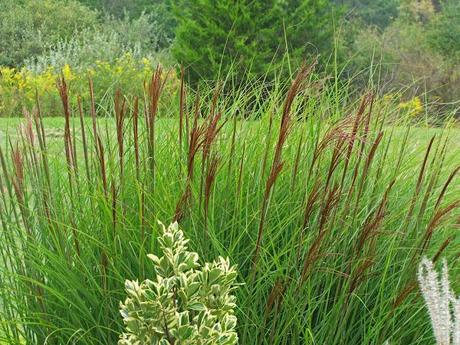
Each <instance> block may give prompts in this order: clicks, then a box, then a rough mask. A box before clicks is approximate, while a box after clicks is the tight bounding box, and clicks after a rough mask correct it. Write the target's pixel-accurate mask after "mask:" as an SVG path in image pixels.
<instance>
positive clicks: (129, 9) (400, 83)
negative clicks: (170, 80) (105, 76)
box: [0, 0, 460, 104]
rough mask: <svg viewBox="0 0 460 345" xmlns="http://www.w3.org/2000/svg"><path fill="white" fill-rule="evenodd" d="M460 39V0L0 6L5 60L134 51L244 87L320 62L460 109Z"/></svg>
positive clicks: (88, 60)
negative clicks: (308, 60)
mask: <svg viewBox="0 0 460 345" xmlns="http://www.w3.org/2000/svg"><path fill="white" fill-rule="evenodd" d="M12 13H14V14H13V15H12ZM458 37H460V3H459V2H458V1H456V0H334V1H327V0H239V1H238V0H217V1H214V0H212V1H211V0H178V1H171V0H132V1H124V0H79V1H77V0H44V1H40V2H36V1H32V0H19V1H18V0H4V1H2V2H1V4H0V65H7V66H17V67H21V66H27V67H29V68H31V69H34V70H40V69H43V68H45V66H48V65H56V67H59V65H62V64H63V63H64V61H71V62H72V64H73V65H76V66H78V65H84V66H88V65H91V64H92V63H94V61H95V60H97V59H102V60H110V59H115V58H117V57H118V56H119V55H121V54H123V53H124V52H126V51H129V52H132V53H133V54H134V55H135V56H137V57H139V58H141V57H150V58H151V60H155V61H161V62H162V63H163V64H170V65H174V64H176V63H179V64H183V65H184V66H186V67H187V70H188V71H189V80H190V81H191V82H195V81H197V80H198V79H217V78H221V79H222V78H227V77H232V78H233V80H234V81H236V82H238V81H239V80H241V79H242V78H247V77H264V78H265V79H268V80H270V79H273V78H276V77H277V73H278V74H280V73H281V74H286V75H287V74H289V73H291V69H292V68H293V67H295V66H297V65H298V64H299V63H300V62H301V61H302V60H304V59H306V58H309V57H312V56H320V59H321V62H322V63H321V64H320V65H321V66H326V67H325V69H326V70H327V66H329V67H334V71H336V72H338V73H339V74H340V75H339V76H340V77H343V78H347V80H349V79H353V80H354V81H355V82H356V84H357V85H358V86H360V87H366V86H367V85H368V84H369V83H379V85H381V86H383V90H385V91H388V92H389V91H390V90H393V89H401V88H405V89H406V90H407V91H408V93H409V94H411V95H412V94H417V93H421V92H425V91H430V97H431V100H432V101H434V102H437V103H439V104H446V103H449V104H452V103H454V104H456V102H458V99H459V98H460V95H459V94H460V91H459V90H460V76H459V73H460V72H459V70H460V68H459V66H460V39H458ZM75 47H77V48H78V49H77V48H75ZM101 47H103V48H104V49H101ZM370 66H372V67H371V69H370ZM363 71H367V72H369V73H363ZM328 72H332V70H328Z"/></svg>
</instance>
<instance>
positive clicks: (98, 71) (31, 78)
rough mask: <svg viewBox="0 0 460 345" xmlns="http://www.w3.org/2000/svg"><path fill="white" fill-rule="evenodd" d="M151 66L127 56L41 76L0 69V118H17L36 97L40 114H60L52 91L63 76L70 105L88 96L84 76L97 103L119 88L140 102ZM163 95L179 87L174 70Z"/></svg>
mask: <svg viewBox="0 0 460 345" xmlns="http://www.w3.org/2000/svg"><path fill="white" fill-rule="evenodd" d="M153 71H154V66H153V64H152V63H151V62H150V60H149V59H147V58H144V59H141V60H140V61H138V60H136V59H134V58H133V57H132V55H131V54H129V53H127V54H125V55H124V56H122V57H120V58H119V59H117V60H115V61H114V62H112V63H110V62H107V61H95V63H94V65H93V66H92V67H90V68H87V69H84V70H81V69H74V68H73V67H72V66H70V65H68V64H66V65H64V67H63V68H62V69H61V70H55V69H53V68H52V67H49V68H47V69H46V70H45V71H43V72H41V73H33V72H31V71H29V70H27V69H25V68H22V69H15V68H10V67H2V66H0V116H18V115H20V114H21V113H22V110H23V108H29V109H30V108H31V107H33V106H34V105H35V102H36V101H35V98H36V94H38V97H39V99H40V105H41V108H42V110H43V113H44V114H45V115H47V116H53V115H60V114H61V106H60V100H59V94H58V92H57V89H56V80H57V79H58V78H59V76H60V75H63V76H64V78H65V79H66V81H67V82H68V84H69V90H70V91H69V94H70V99H71V103H72V105H75V104H76V99H77V96H78V95H82V96H87V95H88V77H91V78H92V80H93V83H94V91H95V97H96V99H97V102H98V104H102V105H103V104H104V102H111V99H112V95H113V94H114V92H115V91H116V90H117V89H120V90H121V91H122V92H123V93H124V94H125V95H138V96H139V97H140V98H141V99H142V95H143V85H144V81H149V80H150V78H151V76H152V73H153ZM166 75H167V82H166V84H165V90H164V93H165V96H166V97H168V95H169V96H172V95H173V94H174V93H176V91H177V89H178V87H179V81H178V77H177V75H176V74H175V72H174V70H170V71H167V72H166V73H165V77H166Z"/></svg>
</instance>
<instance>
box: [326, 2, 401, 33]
mask: <svg viewBox="0 0 460 345" xmlns="http://www.w3.org/2000/svg"><path fill="white" fill-rule="evenodd" d="M401 1H402V0H334V3H335V4H337V5H339V6H343V7H344V8H345V10H346V11H348V13H349V15H350V16H351V18H358V19H359V20H360V21H362V22H363V23H364V24H366V25H375V26H377V27H379V28H381V29H383V28H385V27H387V26H388V25H389V24H390V23H391V21H392V20H393V19H394V18H396V17H397V16H398V9H399V6H400V4H401Z"/></svg>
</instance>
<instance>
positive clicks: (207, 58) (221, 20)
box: [173, 0, 333, 81]
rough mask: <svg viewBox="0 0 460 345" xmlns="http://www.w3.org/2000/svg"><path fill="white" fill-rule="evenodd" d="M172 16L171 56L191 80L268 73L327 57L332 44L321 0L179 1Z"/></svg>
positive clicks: (326, 9) (328, 14)
mask: <svg viewBox="0 0 460 345" xmlns="http://www.w3.org/2000/svg"><path fill="white" fill-rule="evenodd" d="M174 12H175V16H176V19H177V29H176V39H175V42H174V45H173V55H174V56H175V58H176V59H177V61H178V62H179V63H181V64H183V65H184V66H186V67H187V68H189V69H190V76H191V79H192V81H197V80H198V79H199V78H204V79H215V78H224V77H227V76H229V75H232V76H233V77H235V79H236V80H237V81H238V80H239V81H241V80H242V79H243V75H244V74H247V75H255V76H261V75H264V74H267V73H270V72H271V73H273V68H278V67H280V66H284V67H287V66H288V64H287V63H288V62H289V61H290V62H291V63H292V64H293V65H295V64H298V62H299V61H301V60H303V59H306V58H307V57H308V56H309V55H316V54H318V53H320V52H324V53H325V54H328V53H329V51H330V48H331V47H332V44H333V42H332V31H333V26H332V25H330V23H331V21H332V19H333V16H332V12H331V11H330V7H329V5H328V2H327V1H324V0H289V1H279V0H269V1H237V2H235V1H232V0H219V1H209V0H199V1H188V0H182V1H180V2H178V3H177V4H176V5H175V7H174ZM262 14H263V15H262Z"/></svg>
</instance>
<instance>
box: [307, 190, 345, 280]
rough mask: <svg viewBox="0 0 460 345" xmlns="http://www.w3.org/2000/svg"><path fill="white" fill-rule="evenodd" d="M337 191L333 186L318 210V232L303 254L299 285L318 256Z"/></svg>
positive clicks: (336, 197) (337, 196)
mask: <svg viewBox="0 0 460 345" xmlns="http://www.w3.org/2000/svg"><path fill="white" fill-rule="evenodd" d="M339 192H340V189H339V187H338V186H334V187H333V188H332V189H331V190H330V191H329V192H328V193H327V197H326V198H325V201H324V204H323V207H322V209H321V212H320V222H319V229H318V234H317V235H316V238H315V240H314V241H313V243H312V244H311V246H310V248H309V249H308V252H307V255H306V256H305V259H304V262H303V268H302V274H301V278H300V281H299V286H301V285H303V283H304V282H305V280H306V279H307V278H308V275H309V274H310V271H311V268H312V267H313V265H314V263H315V262H316V260H318V258H319V257H320V253H321V246H322V242H323V240H324V238H325V236H326V235H327V233H328V230H330V229H329V228H326V227H325V225H326V222H327V220H328V219H329V217H330V215H331V212H332V210H333V208H334V207H335V206H336V204H337V202H338V200H339V197H340V194H339Z"/></svg>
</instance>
